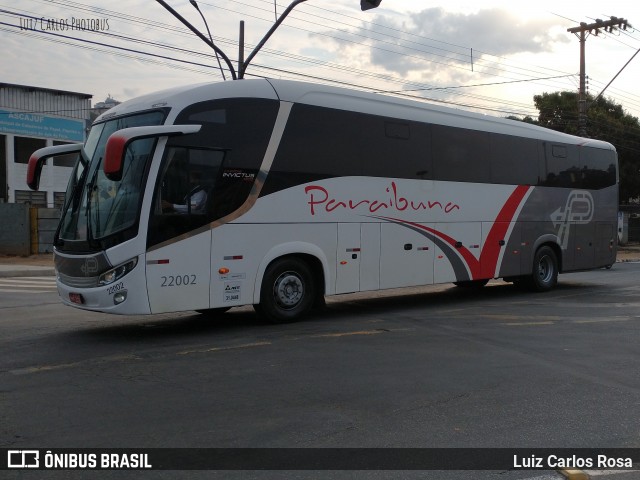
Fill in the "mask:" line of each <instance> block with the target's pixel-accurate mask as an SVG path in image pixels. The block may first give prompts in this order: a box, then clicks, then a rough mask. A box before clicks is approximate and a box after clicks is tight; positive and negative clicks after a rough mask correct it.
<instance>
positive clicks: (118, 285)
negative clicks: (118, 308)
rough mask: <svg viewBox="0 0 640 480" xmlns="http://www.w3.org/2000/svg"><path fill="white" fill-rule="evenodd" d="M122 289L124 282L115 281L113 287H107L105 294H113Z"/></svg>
mask: <svg viewBox="0 0 640 480" xmlns="http://www.w3.org/2000/svg"><path fill="white" fill-rule="evenodd" d="M122 289H124V283H123V282H120V283H116V284H115V285H114V286H113V287H109V288H107V295H113V294H114V293H116V292H119V291H120V290H122Z"/></svg>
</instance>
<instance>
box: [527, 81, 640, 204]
mask: <svg viewBox="0 0 640 480" xmlns="http://www.w3.org/2000/svg"><path fill="white" fill-rule="evenodd" d="M533 101H534V104H535V106H536V108H537V109H538V112H539V115H538V122H537V123H538V125H540V126H543V127H546V128H550V129H552V130H556V131H559V132H565V133H569V134H572V135H577V133H578V94H577V93H576V92H553V93H543V94H542V95H535V96H534V97H533ZM587 134H588V136H589V138H594V139H597V140H604V141H606V142H609V143H612V144H613V145H614V146H615V147H616V150H617V151H618V160H619V163H620V200H621V203H626V202H628V201H629V199H630V198H636V197H639V196H640V123H639V122H638V118H637V117H634V116H632V115H629V114H628V113H626V112H625V111H624V108H623V107H622V105H619V104H617V103H614V102H613V101H612V100H610V99H605V98H603V97H600V98H598V99H597V100H595V101H594V98H593V97H592V96H590V95H588V96H587Z"/></svg>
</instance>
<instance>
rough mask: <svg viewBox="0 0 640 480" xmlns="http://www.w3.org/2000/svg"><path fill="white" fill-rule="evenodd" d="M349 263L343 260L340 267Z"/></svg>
mask: <svg viewBox="0 0 640 480" xmlns="http://www.w3.org/2000/svg"><path fill="white" fill-rule="evenodd" d="M347 263H348V262H347V261H345V260H342V261H341V262H340V265H346V264H347Z"/></svg>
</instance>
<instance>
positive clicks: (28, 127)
mask: <svg viewBox="0 0 640 480" xmlns="http://www.w3.org/2000/svg"><path fill="white" fill-rule="evenodd" d="M0 133H12V134H14V135H20V136H25V137H42V138H51V139H54V140H66V141H69V142H83V141H84V121H83V120H72V119H70V118H58V117H50V116H48V115H42V114H39V113H24V112H11V111H8V110H0Z"/></svg>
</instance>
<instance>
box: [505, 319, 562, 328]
mask: <svg viewBox="0 0 640 480" xmlns="http://www.w3.org/2000/svg"><path fill="white" fill-rule="evenodd" d="M554 324H555V322H553V321H551V320H548V321H544V322H509V323H501V324H500V325H505V326H507V327H540V326H544V325H554Z"/></svg>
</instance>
